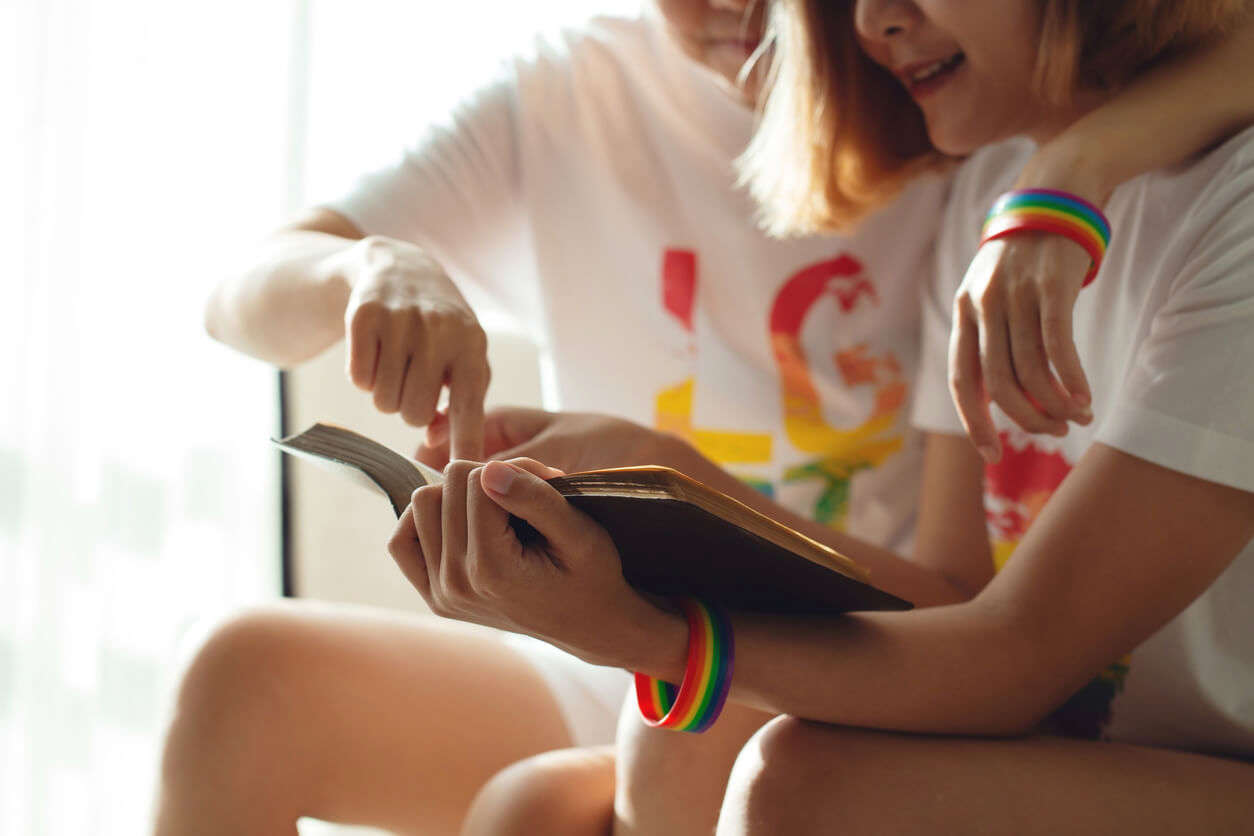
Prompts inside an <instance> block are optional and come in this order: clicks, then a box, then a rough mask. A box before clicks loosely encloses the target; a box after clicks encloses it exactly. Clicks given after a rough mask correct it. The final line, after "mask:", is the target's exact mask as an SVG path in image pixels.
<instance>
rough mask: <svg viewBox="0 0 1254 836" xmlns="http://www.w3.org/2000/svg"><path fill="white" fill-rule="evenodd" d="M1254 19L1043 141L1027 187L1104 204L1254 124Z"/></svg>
mask: <svg viewBox="0 0 1254 836" xmlns="http://www.w3.org/2000/svg"><path fill="white" fill-rule="evenodd" d="M1252 65H1254V20H1252V21H1249V22H1247V23H1245V24H1244V25H1243V26H1242V27H1241V28H1239V29H1237V30H1236V31H1234V32H1231V33H1229V34H1228V35H1226V36H1225V37H1223V38H1221V39H1219V40H1217V41H1215V42H1213V43H1208V44H1206V45H1204V46H1202V47H1199V48H1197V49H1195V50H1193V51H1192V52H1190V53H1188V54H1187V55H1183V56H1180V57H1178V58H1176V59H1173V60H1171V61H1169V62H1167V63H1166V64H1164V65H1162V66H1160V67H1157V68H1155V69H1153V70H1151V71H1149V72H1146V73H1144V74H1142V75H1141V76H1139V77H1138V78H1137V79H1136V80H1135V81H1134V82H1132V83H1131V84H1129V85H1128V86H1127V87H1125V88H1124V89H1123V90H1121V91H1120V92H1119V94H1118V95H1116V96H1115V97H1113V98H1111V99H1109V100H1107V101H1106V102H1105V103H1104V104H1103V105H1102V106H1101V107H1098V108H1097V109H1095V110H1093V111H1090V112H1089V113H1088V114H1086V115H1085V116H1084V117H1083V118H1081V119H1079V120H1077V121H1076V122H1075V123H1073V124H1072V125H1071V126H1070V127H1069V128H1068V129H1067V130H1065V131H1063V132H1062V133H1061V134H1059V135H1058V136H1057V137H1055V138H1054V139H1053V140H1052V141H1051V142H1049V143H1047V144H1045V145H1043V146H1041V148H1040V150H1039V151H1038V152H1037V154H1036V155H1035V156H1034V157H1033V158H1032V160H1031V161H1030V162H1029V163H1028V165H1027V166H1026V167H1025V168H1024V170H1023V173H1022V174H1021V176H1020V178H1019V181H1018V184H1017V185H1018V186H1019V187H1020V188H1031V187H1039V186H1045V187H1054V188H1065V189H1067V190H1069V191H1073V192H1076V193H1078V194H1080V195H1081V196H1083V197H1085V198H1088V199H1089V200H1092V201H1093V202H1095V203H1098V204H1099V205H1100V204H1104V203H1105V202H1106V200H1107V199H1108V198H1109V196H1110V193H1111V192H1112V191H1113V190H1114V189H1115V187H1117V186H1118V185H1119V184H1121V183H1124V182H1126V181H1128V180H1131V179H1132V178H1134V177H1137V176H1139V175H1141V174H1144V173H1145V172H1147V171H1153V170H1155V169H1158V168H1164V167H1167V166H1171V165H1175V164H1177V163H1180V162H1182V161H1184V160H1187V159H1188V158H1189V157H1191V156H1193V155H1194V154H1197V153H1198V152H1200V151H1202V150H1204V149H1205V148H1207V147H1208V146H1210V145H1213V144H1215V143H1216V142H1219V141H1222V140H1224V139H1226V138H1227V137H1229V136H1232V135H1233V134H1235V133H1236V132H1238V131H1240V130H1242V129H1243V128H1245V127H1246V126H1247V125H1250V124H1251V123H1254V66H1252Z"/></svg>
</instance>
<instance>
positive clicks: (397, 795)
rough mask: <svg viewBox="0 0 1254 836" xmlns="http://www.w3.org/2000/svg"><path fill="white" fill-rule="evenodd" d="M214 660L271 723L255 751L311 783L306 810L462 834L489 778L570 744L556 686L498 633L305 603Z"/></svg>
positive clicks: (251, 630)
mask: <svg viewBox="0 0 1254 836" xmlns="http://www.w3.org/2000/svg"><path fill="white" fill-rule="evenodd" d="M215 645H216V646H215ZM215 655H216V656H218V657H220V661H219V663H218V673H217V675H218V677H219V678H220V679H222V678H226V677H229V676H232V675H234V676H237V677H238V678H240V680H241V681H243V682H247V683H248V689H249V692H250V693H251V694H252V695H253V699H251V701H249V702H244V701H240V704H242V705H256V706H260V709H259V710H260V711H261V712H262V713H264V715H265V716H262V717H259V718H258V721H257V722H255V723H253V724H252V725H251V726H250V728H252V729H253V732H254V734H255V735H256V736H257V737H258V740H257V741H256V744H255V745H256V747H258V749H266V750H268V751H269V752H270V753H271V754H272V755H273V754H276V753H277V754H279V755H280V758H279V760H278V762H277V765H276V768H277V769H278V770H283V772H287V771H290V772H292V773H294V774H295V773H299V774H303V775H304V781H305V785H304V786H303V787H300V788H298V791H297V793H296V795H297V797H298V802H297V803H298V804H299V806H300V810H299V814H300V815H309V816H314V817H316V818H321V819H326V820H329V821H343V822H353V823H357V824H369V825H374V826H377V827H385V828H389V829H393V830H396V831H399V832H419V830H421V832H423V833H451V832H456V830H457V828H458V826H459V825H460V823H461V820H462V817H463V816H464V814H465V810H466V808H467V807H468V805H469V803H470V800H471V799H472V798H473V797H474V794H475V793H476V792H477V791H478V789H479V787H480V786H481V785H482V784H483V783H484V782H485V781H486V780H487V779H488V778H489V777H490V776H491V775H493V774H494V773H495V772H497V771H498V770H500V769H502V768H503V767H504V766H506V765H508V764H510V763H512V762H514V761H516V760H519V759H521V758H524V757H527V756H529V755H532V754H535V753H538V752H542V751H545V750H549V749H555V748H560V747H564V746H568V745H569V744H570V738H569V735H568V733H567V731H566V727H565V725H564V723H563V720H562V717H561V714H560V711H559V707H558V705H557V703H556V702H555V700H554V698H553V696H552V695H551V693H550V692H549V690H548V688H547V687H546V685H545V684H544V681H543V680H542V679H541V678H540V676H539V675H538V674H537V673H536V671H535V669H534V668H533V667H532V666H531V664H530V663H529V662H527V661H526V659H524V658H523V657H522V656H521V655H520V654H519V653H518V651H516V650H514V649H512V648H510V647H509V646H508V645H507V643H506V642H504V641H503V640H502V637H501V635H500V634H497V633H495V632H493V631H487V630H483V629H480V628H475V627H470V626H468V625H463V624H459V623H457V622H450V621H441V620H438V619H434V618H431V617H408V616H399V615H390V614H385V613H379V612H373V611H370V610H363V609H358V608H343V607H328V606H323V605H300V604H293V605H288V606H281V607H274V608H268V609H266V610H264V611H259V612H256V613H252V614H249V615H246V616H244V617H242V618H238V619H236V620H235V621H234V622H232V623H231V624H230V625H228V626H227V627H226V628H225V629H224V630H220V631H219V633H218V634H217V635H216V636H215V637H214V638H213V639H211V641H210V646H208V647H207V648H206V649H205V650H204V651H202V653H201V655H200V658H199V659H198V661H197V663H196V664H197V665H202V664H210V665H212V664H213V663H212V657H213V656H215ZM206 657H210V659H209V660H206ZM193 673H194V672H193ZM191 675H192V674H191V673H189V677H190V676H191ZM519 718H526V722H519ZM275 778H276V783H282V782H283V781H284V777H283V773H282V772H281V773H280V774H277V775H276V776H275ZM418 823H421V828H419V827H418Z"/></svg>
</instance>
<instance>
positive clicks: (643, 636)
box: [614, 597, 688, 682]
mask: <svg viewBox="0 0 1254 836" xmlns="http://www.w3.org/2000/svg"><path fill="white" fill-rule="evenodd" d="M640 602H641V604H642V605H643V608H642V610H641V611H640V612H639V613H638V614H636V615H635V617H633V618H632V619H630V620H629V621H628V622H627V624H628V631H627V633H626V635H625V640H624V642H623V643H622V645H621V653H620V654H619V655H620V658H618V659H616V660H615V661H614V664H615V665H616V666H617V667H621V668H626V669H627V670H630V671H636V672H639V673H643V674H646V675H648V676H652V677H656V678H658V679H662V680H665V681H667V682H679V681H680V680H681V679H683V675H684V668H685V667H686V666H687V664H688V621H687V619H686V618H685V617H684V615H683V613H682V612H680V611H679V610H677V609H663V608H662V607H659V606H656V605H654V604H653V603H651V602H649V601H647V600H645V599H644V598H643V597H641V598H640Z"/></svg>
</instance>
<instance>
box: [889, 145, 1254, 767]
mask: <svg viewBox="0 0 1254 836" xmlns="http://www.w3.org/2000/svg"><path fill="white" fill-rule="evenodd" d="M1031 150H1032V148H1031V145H1030V144H1029V143H1026V142H1013V143H1006V144H1003V145H1000V146H995V147H993V148H989V149H985V150H984V151H981V152H980V153H979V154H977V155H975V156H974V157H972V159H971V160H969V161H968V162H967V163H966V164H965V165H964V166H963V168H962V170H961V171H960V172H959V174H958V176H957V178H956V180H955V182H954V188H953V194H952V197H951V203H950V207H949V209H948V211H947V214H946V218H945V222H944V225H943V228H942V231H941V235H940V240H939V243H938V253H937V255H938V269H937V272H938V275H937V279H936V281H935V283H934V284H933V285H932V287H931V288H930V289H929V292H928V293H927V294H926V296H925V301H924V305H923V308H924V320H925V325H924V337H923V339H924V351H925V355H924V356H925V358H926V359H925V360H924V363H923V368H922V369H921V370H920V379H919V386H918V393H917V400H916V403H915V410H914V414H915V420H916V424H917V425H918V426H919V427H921V428H922V429H927V430H932V431H937V432H946V433H954V434H961V433H962V425H961V424H960V423H959V420H958V416H957V413H956V411H955V409H954V407H953V403H952V401H951V399H950V396H949V392H948V389H947V386H946V370H945V346H946V344H947V342H948V335H949V326H950V310H951V308H950V302H951V300H952V299H953V294H954V292H955V291H956V289H957V287H958V285H959V284H960V283H961V280H962V276H963V273H964V271H965V270H966V267H967V265H968V264H969V263H970V261H971V258H972V256H973V255H974V252H975V249H976V244H977V242H978V236H979V230H980V226H981V223H982V221H983V217H984V213H985V212H987V211H988V207H989V206H991V205H992V203H993V200H994V199H995V198H996V196H997V195H998V194H999V193H1001V192H1003V191H1005V190H1006V189H1007V188H1010V186H1011V183H1012V182H1013V180H1014V177H1015V174H1016V173H1017V172H1018V171H1019V168H1020V167H1021V166H1022V164H1023V163H1024V161H1025V160H1026V159H1027V156H1028V154H1030V153H1031ZM1106 211H1107V214H1108V217H1109V218H1110V222H1111V227H1112V229H1113V230H1114V236H1113V238H1112V241H1111V246H1110V250H1109V251H1108V253H1107V256H1106V261H1105V263H1104V264H1103V265H1102V268H1101V272H1100V273H1099V275H1098V276H1097V279H1096V281H1095V282H1094V283H1093V284H1092V285H1091V286H1090V287H1088V288H1086V289H1085V290H1084V292H1083V293H1081V294H1080V298H1079V301H1078V303H1077V305H1076V308H1075V319H1074V324H1075V339H1076V345H1077V348H1078V349H1079V352H1080V358H1081V360H1082V361H1083V363H1084V368H1085V372H1086V373H1087V374H1088V376H1089V382H1090V385H1091V386H1092V387H1093V393H1094V401H1095V402H1094V406H1093V412H1094V420H1093V422H1092V423H1091V424H1090V425H1089V426H1088V427H1077V426H1073V427H1072V428H1071V430H1070V432H1069V433H1068V434H1067V436H1066V437H1064V438H1061V439H1060V438H1054V437H1052V436H1033V435H1029V434H1026V433H1024V432H1022V431H1021V430H1018V429H1017V428H1016V427H1014V425H1013V424H1012V423H1011V422H1010V421H1009V420H1008V419H1006V417H1005V415H1004V414H1001V413H1000V412H999V411H998V410H996V409H994V416H995V418H996V421H997V425H998V428H999V430H1000V431H1001V438H1002V442H1003V448H1004V453H1003V456H1002V459H1001V460H1000V461H999V462H998V463H997V464H996V465H994V466H991V467H989V468H987V469H986V473H985V511H986V513H987V516H988V529H989V535H990V538H991V540H992V544H993V551H994V556H995V559H996V560H997V562H998V565H999V566H1000V565H1001V564H1003V563H1004V562H1005V561H1006V560H1007V559H1014V558H1013V557H1011V552H1012V551H1013V550H1014V547H1015V546H1016V545H1017V544H1018V542H1019V541H1020V540H1021V539H1022V538H1023V536H1024V534H1025V533H1026V531H1027V530H1028V527H1029V526H1030V525H1031V524H1032V521H1033V520H1034V519H1035V518H1036V517H1037V515H1038V514H1039V513H1040V511H1041V509H1042V507H1043V506H1044V505H1045V503H1046V502H1047V501H1048V500H1049V498H1050V496H1051V495H1052V494H1053V492H1054V491H1055V490H1056V489H1057V488H1058V487H1059V485H1061V484H1062V482H1063V480H1064V479H1065V478H1066V477H1067V474H1068V473H1069V472H1070V471H1071V469H1072V467H1073V466H1074V465H1075V464H1076V462H1078V461H1079V460H1080V457H1081V456H1082V455H1083V453H1084V451H1085V449H1087V448H1088V446H1089V445H1090V444H1092V443H1093V442H1101V443H1104V444H1106V445H1109V446H1111V447H1114V448H1116V449H1119V450H1122V451H1124V452H1126V453H1129V454H1131V455H1133V456H1137V457H1138V458H1141V459H1146V460H1148V461H1150V462H1153V463H1155V464H1157V465H1161V466H1162V467H1166V468H1170V469H1172V470H1176V471H1179V472H1181V473H1186V474H1189V475H1191V476H1195V477H1198V478H1201V479H1205V480H1208V481H1211V482H1218V483H1221V484H1224V485H1229V486H1232V487H1236V488H1239V489H1241V490H1245V491H1254V130H1248V131H1246V132H1245V133H1244V134H1241V135H1240V136H1238V137H1236V138H1234V139H1232V140H1231V141H1229V142H1228V143H1226V144H1225V145H1223V146H1221V147H1220V148H1218V149H1217V150H1215V151H1213V152H1211V153H1209V154H1207V155H1205V156H1203V157H1200V158H1198V159H1197V160H1195V161H1193V162H1192V163H1191V164H1189V165H1187V166H1183V167H1181V168H1178V169H1174V170H1170V171H1164V172H1157V173H1154V174H1151V175H1147V176H1144V177H1140V178H1138V179H1136V180H1133V181H1131V182H1130V183H1127V184H1125V185H1124V186H1122V187H1120V188H1119V189H1118V190H1117V191H1116V192H1115V193H1114V195H1113V197H1112V198H1111V201H1110V204H1109V206H1108V207H1107V210H1106ZM1094 513H1100V509H1099V508H1095V509H1094ZM1146 522H1147V523H1149V522H1150V521H1148V520H1147V521H1146ZM1188 558H1189V556H1188V555H1187V554H1181V555H1180V556H1179V559H1180V560H1188ZM1128 572H1129V577H1128V583H1127V589H1128V594H1136V588H1137V585H1136V578H1135V567H1134V566H1133V567H1129V568H1128ZM1251 602H1254V543H1250V544H1247V545H1246V546H1245V548H1244V549H1243V550H1242V551H1241V553H1240V554H1239V555H1238V556H1237V557H1236V558H1235V559H1234V560H1233V561H1232V563H1231V564H1230V565H1229V566H1228V568H1227V569H1226V570H1225V571H1224V572H1223V573H1222V574H1221V575H1220V576H1219V578H1218V579H1217V580H1216V581H1215V582H1214V583H1213V584H1212V585H1211V586H1210V587H1209V588H1208V589H1207V590H1206V591H1205V592H1204V593H1203V594H1202V595H1201V596H1200V597H1198V598H1197V599H1195V600H1194V602H1193V603H1192V604H1191V605H1190V606H1189V607H1188V608H1186V609H1185V610H1184V611H1183V612H1181V613H1179V614H1178V615H1177V616H1176V617H1175V618H1173V619H1172V620H1171V621H1170V622H1168V623H1167V624H1166V625H1165V626H1164V627H1162V628H1161V629H1160V630H1158V632H1156V633H1154V634H1153V635H1152V636H1150V637H1149V638H1148V639H1147V640H1146V641H1145V642H1143V643H1142V644H1141V645H1140V646H1138V647H1137V648H1135V649H1134V650H1133V651H1132V652H1131V654H1129V656H1128V657H1126V658H1124V659H1119V660H1112V664H1111V666H1110V667H1109V668H1107V669H1106V670H1105V671H1104V672H1103V673H1102V674H1101V675H1100V676H1098V677H1097V678H1096V679H1095V680H1093V681H1092V682H1091V683H1090V684H1089V685H1088V686H1087V687H1086V688H1084V689H1082V690H1081V691H1080V692H1079V693H1078V694H1076V695H1075V697H1073V698H1072V699H1071V700H1070V701H1069V702H1068V703H1067V704H1066V705H1065V706H1063V708H1062V709H1061V710H1060V711H1059V713H1058V715H1057V717H1056V720H1057V721H1058V722H1059V723H1060V724H1061V725H1062V727H1063V728H1064V729H1065V730H1067V731H1069V732H1071V733H1073V734H1076V735H1083V736H1088V737H1106V738H1109V739H1113V740H1123V741H1128V742H1136V743H1145V744H1156V745H1164V746H1177V747H1181V748H1189V749H1198V750H1209V751H1216V752H1227V753H1233V754H1239V755H1243V756H1246V757H1248V756H1250V755H1252V754H1254V606H1251Z"/></svg>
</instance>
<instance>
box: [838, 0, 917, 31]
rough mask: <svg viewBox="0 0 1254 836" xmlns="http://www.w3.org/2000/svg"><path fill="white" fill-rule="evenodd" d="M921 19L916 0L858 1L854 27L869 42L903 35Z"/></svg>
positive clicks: (855, 9)
mask: <svg viewBox="0 0 1254 836" xmlns="http://www.w3.org/2000/svg"><path fill="white" fill-rule="evenodd" d="M918 19H919V7H918V6H916V5H915V4H914V0H857V5H856V7H855V8H854V26H855V27H856V28H857V30H858V34H859V35H860V36H862V37H863V38H865V39H867V40H880V39H883V38H891V37H893V36H894V35H903V34H905V33H906V32H907V31H909V30H910V28H911V27H912V26H914V24H915V23H916V22H917V21H918Z"/></svg>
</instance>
